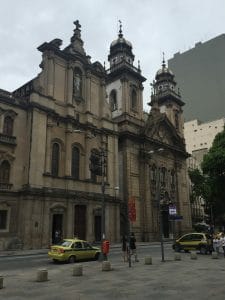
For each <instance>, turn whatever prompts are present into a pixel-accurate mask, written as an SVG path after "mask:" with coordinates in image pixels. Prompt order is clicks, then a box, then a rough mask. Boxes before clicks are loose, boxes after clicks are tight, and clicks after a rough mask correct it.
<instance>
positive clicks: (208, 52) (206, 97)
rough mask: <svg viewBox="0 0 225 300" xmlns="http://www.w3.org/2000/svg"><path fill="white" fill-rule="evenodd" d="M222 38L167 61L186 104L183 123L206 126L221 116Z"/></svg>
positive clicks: (224, 89) (224, 96) (224, 107)
mask: <svg viewBox="0 0 225 300" xmlns="http://www.w3.org/2000/svg"><path fill="white" fill-rule="evenodd" d="M224 53H225V34H221V35H219V36H217V37H215V38H213V39H211V40H209V41H207V42H204V43H202V42H198V43H196V44H195V47H194V48H191V49H190V50H188V51H185V52H183V53H180V52H178V53H176V54H174V56H173V58H171V59H169V60H168V66H169V68H170V69H171V70H172V71H173V72H174V74H176V78H177V83H178V86H179V87H180V90H181V94H182V96H183V97H184V99H185V101H186V105H185V110H184V118H185V122H186V121H191V120H195V119H198V120H200V121H201V122H208V121H211V120H217V119H220V118H223V117H224V115H225V57H224Z"/></svg>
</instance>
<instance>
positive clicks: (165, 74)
mask: <svg viewBox="0 0 225 300" xmlns="http://www.w3.org/2000/svg"><path fill="white" fill-rule="evenodd" d="M162 77H168V78H171V79H173V78H174V74H173V72H172V71H171V70H170V69H169V68H168V67H167V66H166V64H165V60H164V58H163V63H162V68H161V69H159V70H158V71H157V72H156V75H155V79H156V80H158V79H160V78H162Z"/></svg>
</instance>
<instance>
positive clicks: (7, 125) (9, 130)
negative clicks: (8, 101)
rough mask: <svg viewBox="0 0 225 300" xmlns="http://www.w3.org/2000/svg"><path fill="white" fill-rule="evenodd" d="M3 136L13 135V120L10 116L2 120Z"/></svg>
mask: <svg viewBox="0 0 225 300" xmlns="http://www.w3.org/2000/svg"><path fill="white" fill-rule="evenodd" d="M3 134H6V135H10V136H12V135H13V118H12V117H10V116H6V117H5V119H4V125H3Z"/></svg>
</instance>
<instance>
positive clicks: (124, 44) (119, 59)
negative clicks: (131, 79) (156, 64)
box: [108, 22, 134, 67]
mask: <svg viewBox="0 0 225 300" xmlns="http://www.w3.org/2000/svg"><path fill="white" fill-rule="evenodd" d="M108 60H109V61H110V66H114V67H115V65H118V64H121V63H123V62H127V63H128V64H131V65H132V64H133V61H134V54H133V53H132V44H131V42H129V41H128V40H126V39H125V38H124V37H123V32H122V25H121V22H120V30H119V33H118V38H117V39H116V40H114V41H112V43H111V44H110V51H109V55H108Z"/></svg>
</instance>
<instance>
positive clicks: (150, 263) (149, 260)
mask: <svg viewBox="0 0 225 300" xmlns="http://www.w3.org/2000/svg"><path fill="white" fill-rule="evenodd" d="M145 265H152V257H151V256H146V257H145Z"/></svg>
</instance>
